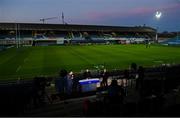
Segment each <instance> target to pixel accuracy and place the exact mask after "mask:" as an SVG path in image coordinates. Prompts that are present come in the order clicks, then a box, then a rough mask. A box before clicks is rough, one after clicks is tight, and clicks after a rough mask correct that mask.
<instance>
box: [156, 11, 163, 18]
mask: <svg viewBox="0 0 180 118" xmlns="http://www.w3.org/2000/svg"><path fill="white" fill-rule="evenodd" d="M161 15H162V13H161V12H159V11H157V12H156V18H157V19H159V18H160V17H161Z"/></svg>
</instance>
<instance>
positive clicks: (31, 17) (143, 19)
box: [0, 0, 180, 31]
mask: <svg viewBox="0 0 180 118" xmlns="http://www.w3.org/2000/svg"><path fill="white" fill-rule="evenodd" d="M157 10H158V11H161V12H162V17H161V18H160V19H159V20H157V19H156V18H155V12H156V11H157ZM62 12H64V17H65V21H66V22H67V23H68V24H88V25H113V26H139V25H143V24H146V25H147V26H151V27H154V28H156V27H158V28H159V31H180V0H0V22H28V23H29V22H33V23H35V22H36V23H41V22H40V21H39V19H40V18H49V17H59V18H58V19H52V20H48V21H47V23H62V20H61V14H62Z"/></svg>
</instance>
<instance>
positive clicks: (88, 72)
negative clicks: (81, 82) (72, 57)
mask: <svg viewBox="0 0 180 118" xmlns="http://www.w3.org/2000/svg"><path fill="white" fill-rule="evenodd" d="M84 78H85V79H90V78H91V72H90V71H89V70H88V69H86V71H85V72H84Z"/></svg>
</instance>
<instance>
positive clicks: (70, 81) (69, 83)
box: [67, 71, 74, 95]
mask: <svg viewBox="0 0 180 118" xmlns="http://www.w3.org/2000/svg"><path fill="white" fill-rule="evenodd" d="M73 79H74V74H73V72H72V71H71V72H70V73H69V74H68V77H67V94H68V95H71V93H72V86H73Z"/></svg>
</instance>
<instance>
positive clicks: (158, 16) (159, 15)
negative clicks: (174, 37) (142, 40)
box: [155, 11, 162, 43]
mask: <svg viewBox="0 0 180 118" xmlns="http://www.w3.org/2000/svg"><path fill="white" fill-rule="evenodd" d="M161 15H162V13H161V12H160V11H156V14H155V17H156V19H157V20H159V19H160V18H161ZM155 42H157V43H158V27H156V41H155Z"/></svg>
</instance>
